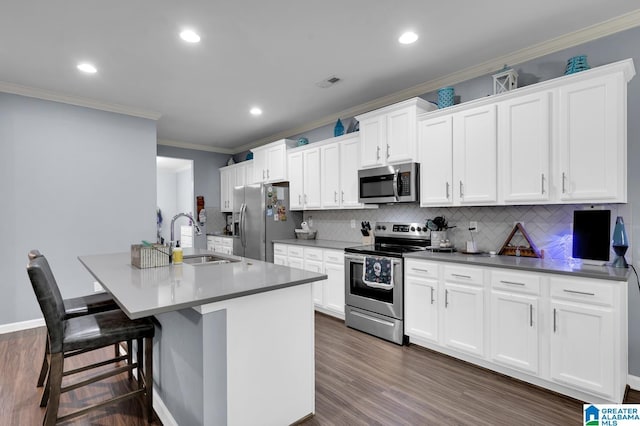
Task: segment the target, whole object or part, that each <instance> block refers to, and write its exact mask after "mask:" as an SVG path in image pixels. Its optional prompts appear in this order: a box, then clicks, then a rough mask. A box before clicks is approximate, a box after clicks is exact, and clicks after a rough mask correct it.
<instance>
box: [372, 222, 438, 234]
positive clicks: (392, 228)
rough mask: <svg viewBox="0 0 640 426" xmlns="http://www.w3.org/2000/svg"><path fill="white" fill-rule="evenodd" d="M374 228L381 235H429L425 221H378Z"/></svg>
mask: <svg viewBox="0 0 640 426" xmlns="http://www.w3.org/2000/svg"><path fill="white" fill-rule="evenodd" d="M374 229H375V234H376V236H379V237H383V236H384V237H401V238H411V237H416V238H425V237H427V236H428V235H429V230H428V229H427V227H426V226H425V224H424V223H397V222H376V226H375V228H374Z"/></svg>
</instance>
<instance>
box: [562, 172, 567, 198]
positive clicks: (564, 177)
mask: <svg viewBox="0 0 640 426" xmlns="http://www.w3.org/2000/svg"><path fill="white" fill-rule="evenodd" d="M566 179H567V175H566V174H565V173H564V172H562V193H563V194H564V193H566V192H567V191H566V190H565V180H566Z"/></svg>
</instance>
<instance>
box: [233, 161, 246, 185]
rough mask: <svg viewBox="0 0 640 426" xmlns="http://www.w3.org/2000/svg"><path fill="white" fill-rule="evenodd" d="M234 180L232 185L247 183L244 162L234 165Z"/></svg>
mask: <svg viewBox="0 0 640 426" xmlns="http://www.w3.org/2000/svg"><path fill="white" fill-rule="evenodd" d="M234 172H235V182H234V184H233V185H234V186H244V185H246V184H247V174H246V173H247V172H246V167H245V165H244V164H239V165H237V166H235V167H234Z"/></svg>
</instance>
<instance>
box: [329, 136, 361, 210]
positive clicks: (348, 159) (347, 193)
mask: <svg viewBox="0 0 640 426" xmlns="http://www.w3.org/2000/svg"><path fill="white" fill-rule="evenodd" d="M339 145H340V193H339V194H338V195H339V197H340V205H341V206H342V207H362V206H363V204H362V203H360V202H359V201H358V198H359V194H358V169H359V168H360V166H359V165H358V161H357V159H358V158H360V140H359V139H358V138H354V139H351V140H349V141H342V142H340V144H339ZM334 170H335V168H334ZM333 174H335V171H334V173H333Z"/></svg>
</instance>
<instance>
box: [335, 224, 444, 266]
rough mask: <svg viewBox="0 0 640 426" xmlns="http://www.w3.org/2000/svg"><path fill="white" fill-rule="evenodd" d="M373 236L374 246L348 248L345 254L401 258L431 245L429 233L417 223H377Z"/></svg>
mask: <svg viewBox="0 0 640 426" xmlns="http://www.w3.org/2000/svg"><path fill="white" fill-rule="evenodd" d="M374 235H375V243H374V244H371V245H366V246H357V247H349V248H347V249H345V252H347V253H359V254H367V255H373V256H388V257H402V255H403V254H404V253H411V252H415V251H421V250H426V248H427V247H428V246H429V245H430V244H431V240H430V238H429V237H430V233H429V231H428V230H427V229H426V228H425V227H424V226H423V224H418V223H397V222H377V223H376V226H375V227H374Z"/></svg>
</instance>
